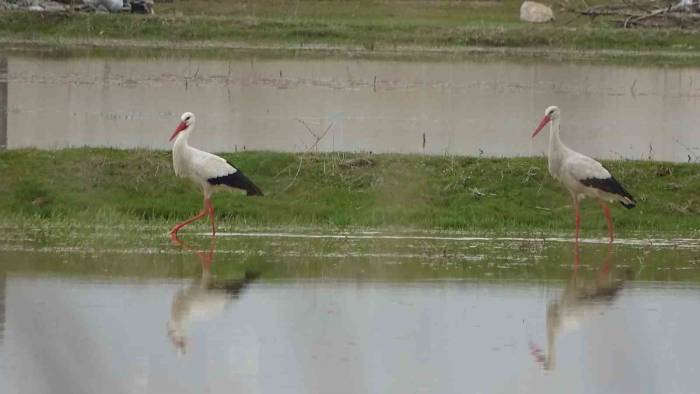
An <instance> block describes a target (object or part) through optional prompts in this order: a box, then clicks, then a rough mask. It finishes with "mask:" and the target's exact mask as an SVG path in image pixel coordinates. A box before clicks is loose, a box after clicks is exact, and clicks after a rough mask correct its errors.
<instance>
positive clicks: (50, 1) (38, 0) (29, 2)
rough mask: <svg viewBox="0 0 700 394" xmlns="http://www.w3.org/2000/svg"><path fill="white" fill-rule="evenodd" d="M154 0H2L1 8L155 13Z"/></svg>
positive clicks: (37, 10) (45, 10)
mask: <svg viewBox="0 0 700 394" xmlns="http://www.w3.org/2000/svg"><path fill="white" fill-rule="evenodd" d="M153 1H154V0H82V1H81V0H73V1H71V0H59V1H54V0H0V10H26V11H36V12H68V11H71V10H73V11H81V12H103V13H107V12H131V13H136V14H153V13H154V12H153Z"/></svg>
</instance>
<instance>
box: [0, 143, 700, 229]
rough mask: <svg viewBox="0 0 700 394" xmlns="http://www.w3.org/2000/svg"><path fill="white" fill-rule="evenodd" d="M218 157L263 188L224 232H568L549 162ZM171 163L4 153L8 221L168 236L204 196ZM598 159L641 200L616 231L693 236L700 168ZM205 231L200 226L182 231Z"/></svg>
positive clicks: (240, 206) (591, 209)
mask: <svg viewBox="0 0 700 394" xmlns="http://www.w3.org/2000/svg"><path fill="white" fill-rule="evenodd" d="M223 156H224V157H226V158H227V159H229V160H231V161H232V162H233V163H236V164H237V165H238V166H239V167H240V168H241V169H242V170H243V171H244V172H245V173H246V174H247V175H248V176H249V177H250V178H251V179H253V180H254V181H255V182H256V183H258V184H259V185H260V187H261V188H262V189H263V190H264V191H265V193H266V196H265V197H262V198H260V197H245V196H244V195H238V194H230V193H219V194H217V195H215V197H214V204H215V206H216V207H217V214H218V217H219V220H220V225H221V227H222V229H224V230H235V229H237V228H239V227H251V226H253V227H265V228H322V229H323V228H325V229H334V230H342V229H349V228H371V229H386V230H392V229H393V230H402V231H403V230H459V231H467V232H475V233H521V234H537V233H557V232H558V233H562V232H563V233H569V232H571V230H572V229H571V228H572V226H573V212H572V207H571V202H570V200H569V198H568V194H567V193H566V192H565V191H564V189H563V187H562V186H560V185H558V184H557V183H556V182H555V181H554V180H553V179H552V178H551V176H550V175H549V174H548V172H547V165H546V161H545V159H544V158H517V159H485V158H474V157H460V156H421V155H396V154H382V155H372V156H364V155H361V154H344V153H328V154H305V155H302V154H292V153H273V152H242V153H236V154H224V155H223ZM170 160H171V159H170V152H165V151H149V150H112V149H88V148H85V149H65V150H58V151H43V150H10V151H4V152H1V153H0V189H1V190H0V191H1V192H0V216H1V217H2V218H3V219H2V222H3V225H4V226H10V227H18V226H19V227H21V226H22V223H31V222H37V221H38V222H42V221H43V222H47V223H53V224H56V225H60V224H61V223H63V224H64V225H67V224H80V225H83V226H85V225H87V226H90V225H107V226H108V225H111V224H115V223H129V224H141V225H146V224H148V225H149V226H151V227H154V228H156V229H161V230H162V231H163V232H165V231H166V230H167V229H168V228H169V227H170V225H172V224H173V223H174V222H175V221H177V220H181V219H184V218H187V217H189V216H192V215H194V214H195V213H197V212H198V210H199V209H200V208H201V204H202V200H201V199H202V197H201V194H200V192H199V191H198V190H197V189H195V187H194V186H192V185H191V184H190V183H189V182H188V181H186V180H181V179H178V178H176V177H175V176H174V174H173V172H172V167H171V161H170ZM605 164H606V166H607V167H608V168H609V169H610V170H611V171H612V172H613V173H614V174H615V176H616V178H617V179H618V180H620V181H621V182H622V183H623V184H625V185H626V187H627V188H628V190H629V191H630V192H631V193H632V194H633V195H634V196H635V197H636V198H637V200H638V207H637V208H635V209H632V210H627V209H624V208H623V207H621V206H620V205H619V204H614V208H613V216H614V219H615V224H616V228H617V230H619V231H620V232H621V234H635V233H641V234H662V233H674V234H685V235H698V233H699V232H700V221H698V219H697V217H698V213H700V199H698V196H697V190H700V171H698V170H699V169H700V166H699V165H697V164H671V163H659V162H648V161H610V162H605ZM582 218H583V219H582V220H583V224H582V236H584V237H604V236H606V235H607V231H606V225H605V220H604V218H603V215H602V214H601V211H600V208H599V207H598V206H597V204H595V203H593V202H589V203H587V204H584V208H583V211H582ZM188 228H189V227H188ZM207 228H208V227H207V223H206V222H202V223H201V224H199V225H198V226H192V228H190V230H187V231H193V230H194V229H198V230H199V231H202V230H204V231H206V229H207ZM187 231H185V232H187Z"/></svg>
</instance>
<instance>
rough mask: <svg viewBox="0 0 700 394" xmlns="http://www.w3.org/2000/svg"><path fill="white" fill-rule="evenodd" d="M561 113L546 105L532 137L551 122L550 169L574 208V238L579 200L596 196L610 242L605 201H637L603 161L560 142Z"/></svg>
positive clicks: (628, 205)
mask: <svg viewBox="0 0 700 394" xmlns="http://www.w3.org/2000/svg"><path fill="white" fill-rule="evenodd" d="M560 114H561V113H560V111H559V108H558V107H556V106H554V105H553V106H551V107H548V108H547V109H546V110H545V111H544V118H543V119H542V121H541V122H540V124H539V126H537V128H536V129H535V131H534V132H533V133H532V138H535V136H536V135H537V133H539V132H540V130H542V128H544V126H545V125H546V124H547V123H550V122H551V125H550V127H549V153H548V160H549V173H550V174H552V177H554V179H557V180H559V181H560V182H561V183H562V184H564V187H566V188H567V189H568V190H569V193H570V194H571V198H572V199H573V202H574V207H575V209H576V242H578V235H579V228H580V225H581V215H580V214H579V204H580V202H581V200H583V199H584V198H586V197H592V198H595V199H597V200H598V202H599V203H600V206H601V207H602V208H603V211H604V212H605V219H606V220H607V221H608V234H609V236H610V242H612V241H613V224H612V218H611V217H610V208H608V206H607V204H606V203H605V202H606V201H608V202H612V201H619V202H620V203H621V204H622V205H623V206H624V207H625V208H634V206H635V204H636V201H635V200H634V197H632V195H631V194H629V193H628V192H627V190H625V188H624V187H622V185H621V184H620V183H619V182H618V181H616V180H615V178H613V176H612V175H610V172H608V170H606V169H605V168H604V167H603V165H602V164H600V163H598V162H597V161H595V160H593V159H591V158H590V157H588V156H585V155H582V154H580V153H578V152H576V151H574V150H572V149H570V148H569V147H567V146H566V145H564V143H563V142H561V138H559V121H560Z"/></svg>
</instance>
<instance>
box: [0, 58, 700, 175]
mask: <svg viewBox="0 0 700 394" xmlns="http://www.w3.org/2000/svg"><path fill="white" fill-rule="evenodd" d="M7 69H8V71H7V75H6V77H3V78H0V80H3V81H4V80H6V81H7V83H6V85H7V88H6V89H7V91H8V93H7V106H8V111H7V113H6V117H7V119H6V122H7V136H6V140H7V141H6V143H7V146H8V147H9V148H19V147H30V146H34V147H41V148H53V147H64V146H84V145H87V146H112V147H148V148H168V147H169V144H168V141H167V138H168V136H169V134H170V132H171V131H172V130H173V129H174V127H175V125H176V124H177V119H178V116H179V114H180V113H182V112H184V111H187V110H189V111H193V112H195V113H196V114H197V115H198V127H199V130H198V131H197V133H196V134H195V135H194V137H193V140H192V142H193V143H194V144H196V145H198V146H200V147H202V148H204V149H208V150H214V151H234V150H240V149H256V150H259V149H268V150H279V151H304V150H307V149H318V150H322V151H336V150H337V151H373V152H419V153H423V152H424V153H431V154H443V153H450V154H467V155H487V156H521V155H539V154H542V153H544V152H545V149H546V145H547V141H546V140H547V138H546V137H542V138H539V139H537V140H535V141H534V142H533V141H531V139H530V134H531V132H532V129H533V128H534V127H535V126H536V125H537V123H538V122H539V120H540V118H541V116H542V113H543V110H544V108H545V107H546V106H548V105H551V104H557V105H559V106H560V107H561V109H562V111H563V136H564V138H565V139H566V141H567V142H568V143H569V144H570V145H571V146H572V147H574V148H576V149H578V150H581V151H583V152H585V153H588V154H590V155H593V156H596V157H601V158H615V159H618V158H629V159H649V158H651V159H655V160H671V161H681V162H685V161H698V157H699V156H698V155H700V137H698V133H697V127H696V125H697V116H696V114H697V113H698V109H699V108H700V101H699V100H698V97H700V82H698V81H700V70H698V69H692V68H671V69H669V68H653V67H649V68H641V67H622V66H607V65H583V64H572V63H558V64H557V63H550V62H543V63H536V62H535V63H527V64H521V63H517V62H510V61H498V60H494V61H490V62H471V61H454V62H420V61H408V62H406V61H384V60H352V59H350V60H348V59H305V58H292V59H257V58H254V57H251V56H250V55H246V56H243V57H240V58H237V59H236V60H231V61H217V60H187V59H173V58H155V59H125V60H114V59H90V58H73V59H63V60H57V59H36V58H23V57H17V56H10V57H9V58H8V59H7ZM0 91H2V89H0ZM1 97H2V95H0V98H1ZM0 107H1V105H0ZM0 124H2V123H0ZM326 130H328V131H327V133H325V134H324V132H325V131H326ZM0 133H1V131H0Z"/></svg>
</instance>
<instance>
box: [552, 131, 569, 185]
mask: <svg viewBox="0 0 700 394" xmlns="http://www.w3.org/2000/svg"><path fill="white" fill-rule="evenodd" d="M560 119H561V118H555V119H553V120H552V122H551V124H550V126H549V152H548V154H547V160H548V162H549V173H550V174H551V175H552V176H553V177H554V178H555V179H559V170H560V169H561V165H562V162H563V159H564V156H566V152H567V150H568V148H567V147H566V145H564V143H563V142H561V138H559V121H560Z"/></svg>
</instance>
